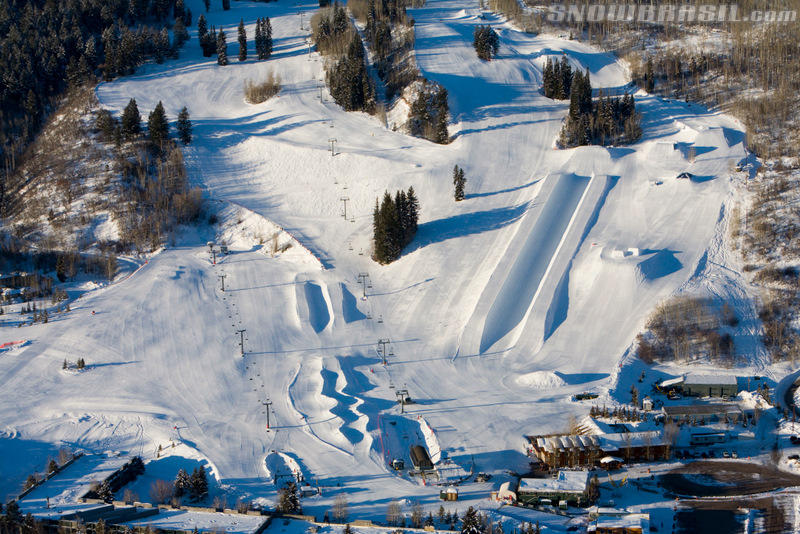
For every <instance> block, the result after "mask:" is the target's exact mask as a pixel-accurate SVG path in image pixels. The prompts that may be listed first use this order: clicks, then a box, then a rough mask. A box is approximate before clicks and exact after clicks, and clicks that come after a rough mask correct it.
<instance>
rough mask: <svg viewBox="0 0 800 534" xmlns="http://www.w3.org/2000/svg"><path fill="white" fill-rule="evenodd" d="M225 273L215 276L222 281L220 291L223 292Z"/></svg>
mask: <svg viewBox="0 0 800 534" xmlns="http://www.w3.org/2000/svg"><path fill="white" fill-rule="evenodd" d="M226 276H227V275H226V274H225V273H222V274H218V275H217V277H218V278H219V279H220V280H221V281H222V292H223V293H224V292H225V277H226Z"/></svg>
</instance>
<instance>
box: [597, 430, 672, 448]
mask: <svg viewBox="0 0 800 534" xmlns="http://www.w3.org/2000/svg"><path fill="white" fill-rule="evenodd" d="M601 438H602V445H601V447H600V448H601V449H603V450H604V451H615V450H619V449H625V448H627V447H646V446H650V447H655V446H658V445H664V444H666V441H665V440H664V436H662V435H661V432H659V431H657V430H653V431H650V432H620V433H618V434H603V435H602V436H601Z"/></svg>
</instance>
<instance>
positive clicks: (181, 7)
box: [172, 0, 186, 24]
mask: <svg viewBox="0 0 800 534" xmlns="http://www.w3.org/2000/svg"><path fill="white" fill-rule="evenodd" d="M172 17H173V18H174V19H175V20H180V21H181V22H183V23H184V24H185V23H186V5H185V4H184V3H183V0H177V1H176V2H175V6H174V7H173V8H172Z"/></svg>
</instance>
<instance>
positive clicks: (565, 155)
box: [0, 0, 745, 517]
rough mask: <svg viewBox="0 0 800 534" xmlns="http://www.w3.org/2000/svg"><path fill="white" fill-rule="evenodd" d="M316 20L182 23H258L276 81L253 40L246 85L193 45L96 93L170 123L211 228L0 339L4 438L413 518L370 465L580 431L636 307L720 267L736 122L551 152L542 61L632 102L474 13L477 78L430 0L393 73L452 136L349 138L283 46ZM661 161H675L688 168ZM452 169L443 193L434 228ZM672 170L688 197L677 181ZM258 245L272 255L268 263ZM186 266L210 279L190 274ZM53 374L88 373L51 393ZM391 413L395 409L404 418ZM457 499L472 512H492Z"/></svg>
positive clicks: (308, 10)
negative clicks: (294, 483) (382, 200)
mask: <svg viewBox="0 0 800 534" xmlns="http://www.w3.org/2000/svg"><path fill="white" fill-rule="evenodd" d="M188 7H190V8H191V9H192V11H193V12H194V13H196V14H199V13H203V12H204V11H205V10H204V8H203V5H202V3H201V2H199V1H197V0H190V1H189V2H188ZM315 9H316V2H314V3H310V2H306V3H302V4H301V5H300V6H299V7H298V6H296V5H295V4H294V3H291V5H289V4H287V3H283V2H275V3H268V4H264V3H254V2H246V1H242V2H234V3H233V4H232V8H231V10H230V11H225V12H223V11H221V9H220V7H219V6H218V5H217V4H215V5H213V6H212V9H211V12H210V13H208V14H207V15H206V16H207V18H208V20H209V23H210V24H214V25H215V26H216V27H217V28H222V29H223V30H225V31H226V32H227V34H228V36H229V39H228V41H229V43H234V41H235V39H233V38H232V36H234V35H235V34H236V32H235V28H236V26H237V25H238V22H239V20H240V18H243V19H244V21H245V25H246V28H247V31H248V35H250V36H252V35H253V32H254V25H255V20H256V18H258V17H261V16H269V17H270V18H271V20H272V27H273V38H274V43H275V51H274V55H273V58H272V59H270V60H269V61H263V62H256V61H255V60H253V59H252V57H254V50H253V49H252V48H253V45H252V40H251V45H250V46H251V50H250V56H249V57H250V58H251V59H248V60H247V61H246V62H243V63H239V62H237V61H236V59H235V56H236V54H235V53H233V48H234V46H235V45H234V44H231V45H229V56H230V57H231V58H232V61H231V64H230V65H228V66H225V67H221V66H218V65H217V64H216V60H215V58H203V57H202V56H201V54H200V50H199V46H198V44H197V36H196V35H194V34H193V35H192V39H191V40H190V41H189V42H188V43H187V45H186V46H185V48H184V49H183V50H181V57H180V59H178V60H173V61H168V62H166V63H164V64H163V65H148V66H145V67H144V68H142V69H141V70H140V71H139V72H138V73H137V74H135V75H133V76H128V77H123V78H120V79H118V80H115V81H113V82H108V83H102V84H101V85H100V86H99V87H98V88H97V95H98V97H99V99H100V102H101V103H102V105H104V106H106V107H108V108H109V109H111V110H112V111H113V112H115V113H120V112H121V110H122V108H123V107H124V106H125V105H126V104H127V102H128V100H129V99H130V98H132V97H133V98H136V100H137V103H138V105H139V109H140V110H141V111H142V113H143V114H144V115H145V116H146V114H147V113H149V112H150V110H152V109H153V108H154V107H155V105H156V104H157V103H158V101H163V103H164V106H165V108H166V110H167V113H168V115H169V116H170V117H171V118H173V119H174V118H175V117H176V115H177V113H178V111H179V110H180V109H181V107H183V106H184V105H185V106H187V107H188V109H189V111H190V112H191V116H192V120H193V123H194V135H195V140H194V141H193V143H192V144H191V145H189V146H188V147H187V148H186V150H185V153H186V161H187V165H188V171H189V174H190V176H191V177H192V179H193V180H194V181H195V182H196V183H197V184H198V185H199V186H201V187H202V188H203V190H204V191H205V193H206V195H207V196H208V197H209V198H210V199H212V200H213V202H210V205H212V206H213V209H214V210H216V211H218V212H219V218H220V223H219V224H218V225H217V226H216V227H215V228H214V229H209V227H207V226H204V225H201V227H200V228H199V230H196V231H190V232H187V233H186V235H184V236H183V237H182V238H180V239H178V240H177V242H176V244H175V246H169V247H168V248H166V249H165V250H163V251H161V252H160V253H159V254H157V255H155V256H154V257H152V258H151V259H150V260H149V262H148V263H147V264H145V265H143V267H141V268H140V269H139V270H138V271H136V272H135V273H134V274H133V275H131V276H130V277H128V278H125V279H124V280H121V281H120V280H118V281H117V282H116V283H114V284H110V285H108V286H105V287H101V288H98V289H95V290H92V291H88V292H87V293H86V294H85V295H84V296H83V297H82V298H80V299H79V300H77V301H76V302H74V303H73V305H72V311H71V312H70V313H69V314H66V315H64V316H63V317H61V318H59V320H57V321H51V322H50V323H49V324H46V325H36V326H28V327H26V328H25V329H24V331H19V330H18V329H16V328H15V329H13V330H12V329H11V328H2V329H0V343H2V342H5V341H14V340H18V339H28V340H30V342H29V343H28V344H27V345H25V346H24V347H22V348H19V349H16V350H13V351H5V352H0V392H1V393H0V397H1V398H2V402H0V429H5V431H4V432H5V434H4V435H6V436H8V437H7V438H4V440H12V441H13V440H19V441H20V442H22V440H25V442H26V443H29V444H40V445H41V446H40V448H46V447H47V444H60V443H61V442H63V443H66V444H69V445H71V446H78V447H83V448H85V449H87V450H90V451H103V450H125V451H128V452H131V453H134V454H142V455H143V456H144V457H145V459H146V460H153V459H155V457H156V454H157V452H156V451H157V447H158V446H159V445H164V446H168V445H169V444H170V443H172V442H176V443H179V444H180V447H181V450H182V451H183V452H182V453H181V454H184V455H186V456H187V457H191V458H193V459H195V460H198V461H202V464H203V465H206V466H207V467H208V468H209V469H210V472H211V474H212V475H213V476H214V477H215V478H216V479H217V481H218V483H219V487H220V488H221V491H228V492H230V493H231V497H230V498H229V502H233V501H234V500H235V497H236V496H240V495H241V496H244V497H247V498H261V499H264V500H265V502H274V499H275V496H276V491H277V489H278V486H277V478H278V477H279V475H284V474H292V473H296V472H297V471H300V472H301V473H302V475H303V477H304V478H305V479H306V480H307V481H313V482H312V483H313V484H314V485H315V486H319V487H321V488H322V495H321V496H317V497H310V498H307V499H305V501H304V510H305V511H307V512H309V513H312V514H317V515H318V516H319V517H321V516H322V514H323V512H324V511H327V510H329V509H330V506H331V503H332V502H333V500H334V499H335V498H336V496H337V495H339V494H341V493H346V494H347V498H348V501H349V503H350V517H383V516H384V513H385V506H386V502H388V500H389V499H392V498H404V497H409V498H413V499H414V500H419V501H421V502H422V503H423V504H425V505H429V506H432V505H433V503H435V502H437V498H438V493H437V491H438V490H437V489H436V488H434V487H431V486H422V485H420V484H419V483H418V481H416V480H412V479H410V478H408V477H406V476H401V475H400V474H397V473H395V472H394V471H392V470H390V468H389V466H388V461H389V460H391V459H392V457H395V456H396V457H400V458H405V460H406V464H407V465H410V459H409V457H408V446H410V445H414V444H422V445H426V446H428V447H429V448H430V449H431V450H430V452H431V453H433V454H437V455H438V453H436V451H435V449H436V447H438V448H439V449H440V453H441V456H442V457H445V455H446V456H447V457H449V458H451V459H452V460H453V461H454V462H455V463H456V464H458V465H461V466H473V467H474V469H475V470H476V471H489V472H494V473H498V474H502V473H503V472H506V471H507V470H512V471H514V470H516V471H520V470H524V469H525V467H526V458H525V457H524V453H523V450H522V438H521V436H522V435H523V434H544V433H547V432H557V431H561V430H564V428H565V425H566V422H567V419H568V416H569V415H573V414H574V415H579V416H583V415H585V410H586V407H585V406H581V405H580V404H577V403H572V402H570V397H571V396H572V395H573V394H575V393H579V392H581V391H585V390H587V389H592V388H594V389H600V390H602V389H603V388H606V389H605V391H606V392H607V391H608V389H607V388H609V387H612V385H613V383H614V381H616V380H617V373H618V369H619V368H620V361H621V359H622V357H623V355H624V354H625V352H626V349H627V348H628V347H629V346H630V344H631V342H632V340H633V338H634V336H635V334H636V333H637V332H638V331H639V329H640V327H641V326H642V324H643V322H644V320H645V318H646V316H647V314H648V313H649V312H650V311H651V310H652V309H653V307H654V306H655V305H656V304H657V303H658V302H659V301H661V300H662V299H664V298H666V297H667V296H669V295H671V294H672V293H674V292H676V291H678V290H680V288H682V287H684V286H685V285H686V284H690V283H696V281H697V280H704V279H706V277H708V274H707V273H708V272H709V270H710V269H714V268H715V267H714V265H716V264H713V262H707V261H706V260H707V258H709V257H716V258H719V257H722V256H724V254H722V253H721V252H720V247H722V246H723V245H722V244H721V243H722V240H721V239H720V236H721V235H724V231H725V226H724V225H723V224H721V223H720V221H722V220H724V217H725V216H726V214H727V210H728V208H729V206H728V204H729V203H730V200H731V194H730V191H731V186H730V180H729V169H730V168H731V165H732V163H735V162H736V161H738V160H740V159H741V158H742V157H744V155H745V150H744V147H743V144H742V143H743V140H744V135H743V133H742V128H741V126H740V125H739V124H738V123H736V122H735V121H734V120H732V119H730V118H728V117H726V116H724V115H720V114H717V113H710V112H707V111H704V110H702V109H699V108H697V107H696V106H690V105H686V104H683V103H680V102H672V101H664V100H662V99H660V98H656V97H653V96H650V95H647V94H645V93H644V92H641V91H639V92H637V93H636V103H637V109H638V110H639V111H640V112H641V114H642V127H643V130H644V135H643V137H642V139H641V141H639V142H638V143H636V144H634V145H632V146H626V147H609V148H605V147H597V146H593V147H581V148H576V149H570V150H556V149H554V141H555V139H556V137H557V135H558V132H559V129H560V128H561V122H562V119H563V118H564V116H565V114H566V111H567V106H568V103H567V102H559V101H554V100H550V99H547V98H545V97H544V96H542V94H541V93H540V91H539V90H540V84H541V78H542V74H541V72H542V66H543V64H544V63H543V61H544V58H545V57H546V56H554V57H555V56H560V55H561V54H562V53H563V54H566V55H567V57H568V58H569V60H570V62H571V63H572V64H573V65H575V66H576V67H578V66H580V67H581V68H585V69H588V70H589V71H590V74H591V80H592V83H593V86H594V87H595V88H603V89H604V90H606V92H607V93H608V92H617V93H621V92H622V91H624V90H626V89H634V90H635V88H631V87H630V86H629V78H628V74H627V68H626V66H625V65H624V64H623V63H621V62H620V61H618V60H617V59H615V58H614V57H612V56H610V55H608V54H605V53H602V52H599V51H597V50H596V49H594V48H592V47H590V46H588V45H585V44H582V43H579V42H576V41H568V40H564V39H559V38H555V37H548V36H531V35H527V34H524V33H521V32H519V31H517V30H515V29H513V28H512V27H510V26H509V25H507V24H506V23H504V22H503V21H502V20H501V19H499V18H497V17H495V16H493V15H487V20H488V21H489V22H491V23H492V24H493V25H494V26H495V27H496V28H497V29H498V31H499V35H500V54H499V56H498V57H497V59H495V60H493V61H491V62H483V61H480V60H479V59H478V58H477V57H476V55H475V52H474V50H473V48H472V34H473V29H474V27H475V25H477V24H481V23H484V20H482V19H481V18H480V17H478V14H479V13H478V10H477V8H476V7H465V4H464V3H463V2H458V1H455V0H429V2H428V3H427V4H426V6H425V7H423V8H420V9H414V10H412V15H413V17H414V19H415V21H416V24H415V28H416V45H415V46H416V57H417V62H418V64H419V67H420V69H421V71H422V73H423V74H424V76H426V77H427V78H429V79H431V80H434V81H437V82H440V83H441V84H443V85H444V86H445V87H446V88H447V89H448V91H449V95H450V105H451V113H452V121H453V123H452V125H451V133H452V134H453V136H454V140H453V142H452V143H450V144H449V145H435V144H432V143H429V142H427V141H424V140H421V139H417V138H413V137H409V136H406V135H404V134H402V133H400V132H396V131H392V130H391V129H390V128H386V127H385V126H384V125H383V124H382V123H381V122H380V121H379V120H378V119H377V118H375V117H370V116H368V115H366V114H363V113H345V112H344V111H342V110H341V109H340V108H338V107H337V106H336V105H335V104H334V103H333V102H332V100H331V98H330V95H328V94H327V91H326V90H324V89H323V90H322V91H320V80H322V79H324V74H323V68H322V67H323V62H322V60H321V59H320V57H319V55H318V54H316V53H315V52H313V51H312V53H311V54H309V53H308V50H307V46H306V42H305V39H306V37H307V35H308V29H307V25H308V20H309V18H310V15H311V14H312V12H313V11H314V10H315ZM298 11H299V13H298ZM301 16H302V17H303V28H305V29H302V30H301ZM270 70H273V71H274V72H276V73H278V74H280V76H281V79H282V86H283V87H282V90H281V92H280V93H279V94H278V95H277V96H276V97H274V98H272V99H270V100H268V101H267V102H265V103H263V104H258V105H250V104H247V103H245V101H244V98H243V94H242V85H243V82H244V81H245V80H246V79H253V80H259V79H261V78H263V77H264V76H265V75H266V73H267V72H268V71H270ZM320 95H322V98H320ZM329 139H336V142H335V155H334V156H332V155H331V153H330V151H329ZM679 143H683V145H679V147H681V146H696V148H697V149H696V150H695V151H694V156H693V158H692V161H689V160H688V159H687V158H686V157H684V155H683V152H682V151H681V149H680V148H677V149H676V148H675V146H676V145H677V144H679ZM455 164H458V165H459V166H461V167H463V168H464V169H465V172H466V177H467V198H466V199H465V200H464V201H463V202H458V203H456V202H454V201H453V194H452V180H451V172H452V168H453V165H455ZM684 171H687V172H690V173H692V175H694V176H695V177H696V179H694V180H679V179H676V177H677V175H678V174H680V173H681V172H684ZM656 183H658V184H659V185H654V184H656ZM409 186H413V187H414V189H415V191H416V192H417V195H418V197H419V199H420V203H421V220H420V226H419V231H418V233H417V236H416V237H415V239H414V241H413V242H412V243H411V245H410V246H409V247H408V248H407V250H406V251H405V252H404V254H403V256H402V257H401V258H400V259H399V260H398V261H396V262H394V263H392V264H391V265H387V266H380V265H377V264H376V263H374V262H373V261H371V260H370V257H369V255H370V243H369V242H370V235H371V224H372V220H371V214H372V209H373V207H374V204H375V199H376V197H378V196H380V195H382V194H383V192H384V191H386V190H389V191H391V192H393V191H395V190H397V189H399V188H403V189H407V188H408V187H409ZM342 198H348V201H347V218H344V217H343V213H342V211H343V207H344V206H343V201H342V200H341V199H342ZM220 206H222V207H220ZM273 235H276V236H277V237H276V239H277V240H278V245H279V248H280V245H284V244H289V245H291V246H290V247H289V248H288V249H285V250H284V252H281V253H273V252H274V251H273V248H274V247H272V246H271V240H272V236H273ZM209 240H218V241H223V240H224V241H226V243H227V244H229V245H230V248H231V253H230V254H229V255H227V256H217V262H216V264H214V263H213V262H212V257H211V255H210V254H209V252H208V247H207V246H206V242H207V241H209ZM613 251H627V252H630V251H634V252H635V254H634V253H633V252H630V253H627V252H626V253H620V254H615V253H612V252H613ZM719 261H722V260H719ZM719 261H718V262H717V264H718V263H719ZM360 273H368V274H369V280H368V281H365V282H364V283H363V285H362V283H360V280H359V274H360ZM223 275H224V278H222V276H223ZM708 279H709V280H710V282H709V284H712V285H713V284H715V283H720V284H727V283H728V281H729V280H732V278H730V277H729V278H725V277H724V276H719V277H714V278H713V279H712V278H708ZM223 281H224V284H225V291H224V292H223V291H222V290H221V283H222V282H223ZM731 283H732V282H731ZM723 289H724V288H723ZM365 294H366V298H364V295H365ZM242 330H244V332H240V331H242ZM242 340H243V344H244V347H243V348H244V355H242V354H241V353H240V352H241V347H240V341H242ZM378 340H389V343H388V344H387V345H386V346H379V345H378V344H377V342H378ZM77 357H84V358H85V360H86V363H87V369H86V370H85V371H82V372H79V373H64V372H62V371H61V362H62V361H63V360H64V359H65V358H68V359H70V360H72V361H74V360H75V359H77ZM384 358H385V359H386V360H387V363H388V365H386V366H384V365H383V364H382V361H383V359H384ZM556 371H557V374H556ZM400 389H407V390H408V394H409V396H410V397H411V398H412V399H413V400H414V404H407V405H405V406H403V407H402V408H403V409H404V410H405V412H406V415H405V416H403V417H402V418H401V416H400V413H399V412H400V410H401V406H400V405H399V404H398V403H397V392H398V390H400ZM269 403H271V404H269ZM266 410H270V412H269V417H270V419H269V422H270V428H269V429H268V428H267V415H268V414H267V412H266ZM417 416H422V417H424V425H425V427H422V429H421V430H420V428H421V425H422V421H423V419H420V420H419V421H420V423H419V424H411V421H413V420H415V419H416V418H417ZM403 421H406V423H404V422H403ZM426 427H427V429H426ZM429 430H430V432H429ZM417 432H419V434H420V435H419V436H418V435H416V433H417ZM42 444H44V445H42ZM390 447H391V450H389V449H390ZM12 448H13V447H12ZM389 455H391V457H390V456H389ZM6 461H9V460H8V459H7V458H4V459H3V460H0V463H2V462H6ZM10 461H13V460H10ZM176 465H177V464H176ZM42 468H43V466H42V467H38V468H37V469H42ZM165 476H166V474H165ZM23 480H24V478H21V479H14V480H3V481H2V482H0V486H2V487H1V488H0V491H1V492H2V494H3V495H4V496H5V495H8V494H11V493H13V492H14V491H16V490H17V489H18V488H19V485H20V484H21V483H22V481H23ZM462 494H463V499H469V498H470V497H468V495H472V497H471V498H474V499H479V498H483V497H485V496H486V495H487V494H488V486H476V487H475V488H474V490H473V491H471V492H468V491H466V490H463V491H462ZM460 504H463V503H460ZM436 506H438V505H436Z"/></svg>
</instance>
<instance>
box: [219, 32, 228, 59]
mask: <svg viewBox="0 0 800 534" xmlns="http://www.w3.org/2000/svg"><path fill="white" fill-rule="evenodd" d="M217 64H218V65H227V64H228V44H227V42H226V41H225V32H224V31H222V28H220V29H219V33H218V34H217Z"/></svg>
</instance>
